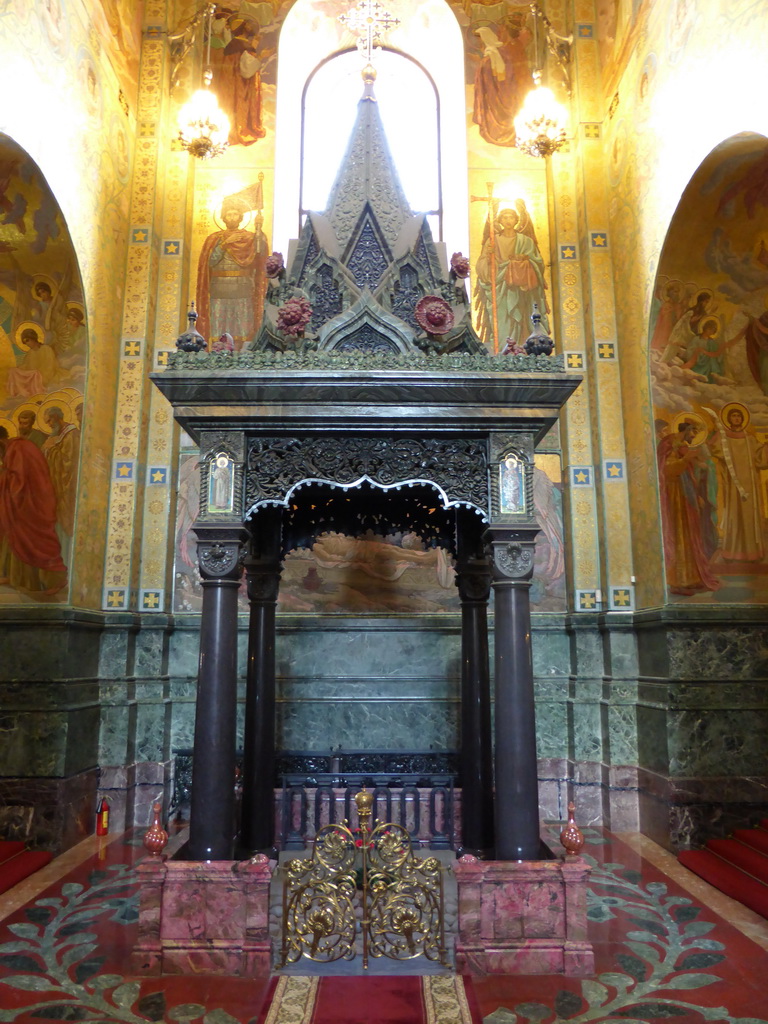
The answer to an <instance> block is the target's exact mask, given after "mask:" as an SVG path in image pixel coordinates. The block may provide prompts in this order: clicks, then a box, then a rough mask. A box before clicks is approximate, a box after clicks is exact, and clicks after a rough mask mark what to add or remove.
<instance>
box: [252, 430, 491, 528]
mask: <svg viewBox="0 0 768 1024" xmlns="http://www.w3.org/2000/svg"><path fill="white" fill-rule="evenodd" d="M487 465H488V460H487V448H486V445H485V443H484V442H483V441H479V440H467V439H464V438H462V439H444V438H429V439H422V438H396V439H394V440H391V439H387V438H381V437H328V436H325V437H322V438H317V437H310V438H256V439H255V440H253V441H252V442H251V445H250V448H249V451H248V466H247V480H246V507H247V509H248V513H249V514H251V513H253V512H254V511H256V510H257V509H258V508H260V507H263V506H265V505H275V504H281V505H285V504H287V499H288V495H289V493H290V491H291V489H292V488H293V487H295V486H296V484H298V483H302V482H304V481H308V480H316V481H319V482H327V483H332V484H336V485H338V486H349V485H351V484H355V483H357V482H358V481H359V480H361V479H367V480H369V481H370V482H371V483H373V484H378V485H380V486H384V487H389V486H392V485H398V484H406V483H410V482H425V483H429V484H432V485H433V486H435V487H438V488H439V489H440V490H441V491H442V492H443V494H444V495H445V498H446V507H447V506H448V505H459V504H461V505H465V506H469V507H471V508H475V509H479V510H480V511H481V512H482V513H483V514H484V515H485V516H487V514H488V473H487Z"/></svg>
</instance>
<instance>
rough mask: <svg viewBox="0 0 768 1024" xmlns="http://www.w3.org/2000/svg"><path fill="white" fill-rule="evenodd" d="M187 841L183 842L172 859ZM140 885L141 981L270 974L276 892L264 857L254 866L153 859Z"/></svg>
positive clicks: (137, 959) (136, 963) (136, 958)
mask: <svg viewBox="0 0 768 1024" xmlns="http://www.w3.org/2000/svg"><path fill="white" fill-rule="evenodd" d="M179 838H181V840H182V842H183V840H184V839H186V836H185V835H184V833H180V837H176V840H174V842H173V846H171V844H169V850H170V853H171V855H172V853H173V852H174V848H175V849H178V848H179V847H180V846H181V845H182V842H180V841H178V840H179ZM137 873H138V875H139V879H140V883H141V892H140V902H139V937H138V941H137V943H136V945H135V946H134V949H133V952H132V954H131V966H132V969H133V971H134V972H135V973H136V974H229V975H245V976H249V977H254V976H257V975H265V976H266V975H268V974H269V972H270V969H271V964H272V941H271V938H270V935H269V886H270V882H271V879H272V868H271V867H270V863H269V860H268V859H267V858H266V857H264V856H261V855H260V856H257V857H254V858H253V860H248V861H185V860H172V859H170V857H169V856H167V857H164V858H160V857H150V858H148V859H147V860H145V861H142V863H140V864H139V865H138V867H137Z"/></svg>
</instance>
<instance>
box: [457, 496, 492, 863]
mask: <svg viewBox="0 0 768 1024" xmlns="http://www.w3.org/2000/svg"><path fill="white" fill-rule="evenodd" d="M476 519H477V517H476V516H474V517H473V520H474V521H476ZM457 527H458V529H457V533H458V558H457V561H456V586H457V587H458V588H459V597H460V598H461V835H462V848H463V850H464V852H465V853H473V854H476V855H477V854H479V855H488V854H490V853H491V852H492V850H493V845H494V838H493V746H492V741H491V677H490V668H489V664H488V597H489V595H490V590H491V569H490V565H489V564H488V558H487V556H486V555H485V553H484V552H483V548H482V543H481V542H480V540H479V538H478V537H477V529H476V527H475V525H474V522H471V523H467V522H466V521H465V522H462V521H461V519H460V520H459V522H458V524H457Z"/></svg>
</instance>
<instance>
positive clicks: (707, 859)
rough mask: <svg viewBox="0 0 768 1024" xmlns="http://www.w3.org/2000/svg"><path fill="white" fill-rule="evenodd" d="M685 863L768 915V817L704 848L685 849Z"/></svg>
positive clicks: (691, 869)
mask: <svg viewBox="0 0 768 1024" xmlns="http://www.w3.org/2000/svg"><path fill="white" fill-rule="evenodd" d="M679 860H680V863H681V864H684V865H685V867H687V868H688V869H689V870H690V871H693V872H695V873H696V874H697V875H699V876H700V877H701V878H703V879H704V880H705V881H707V882H709V884H710V885H714V886H715V887H716V888H717V889H719V890H720V891H721V892H724V893H725V894H726V895H727V896H731V897H732V898H733V899H735V900H739V902H740V903H743V904H744V905H745V906H747V907H749V908H750V909H751V910H754V911H756V912H757V913H758V914H762V915H763V917H768V818H764V819H763V820H762V821H761V822H760V827H759V828H740V829H736V831H735V832H734V833H733V838H732V839H710V840H709V842H708V843H707V845H706V847H705V848H704V849H703V850H683V852H682V853H680V854H679Z"/></svg>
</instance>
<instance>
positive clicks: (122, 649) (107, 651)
mask: <svg viewBox="0 0 768 1024" xmlns="http://www.w3.org/2000/svg"><path fill="white" fill-rule="evenodd" d="M131 647H132V642H131V638H130V634H129V632H128V630H127V629H105V630H104V632H103V633H102V636H101V649H100V651H99V677H100V678H101V679H120V678H122V677H124V676H126V675H127V674H128V657H129V648H131Z"/></svg>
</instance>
